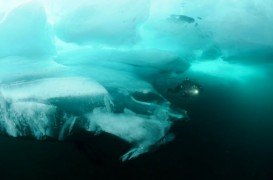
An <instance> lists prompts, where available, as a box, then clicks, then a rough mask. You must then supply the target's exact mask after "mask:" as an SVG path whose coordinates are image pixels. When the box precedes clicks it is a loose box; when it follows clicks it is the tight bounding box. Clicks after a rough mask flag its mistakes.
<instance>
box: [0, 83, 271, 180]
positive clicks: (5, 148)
mask: <svg viewBox="0 0 273 180" xmlns="http://www.w3.org/2000/svg"><path fill="white" fill-rule="evenodd" d="M261 87H262V86H261ZM262 89H263V88H262ZM241 91H242V90H241V87H240V86H238V87H234V86H224V85H223V86H221V85H219V84H218V85H212V86H205V91H204V92H203V93H202V95H201V96H199V97H198V98H195V99H190V100H187V101H183V100H179V99H178V100H176V101H173V103H176V105H177V106H182V107H184V108H185V109H187V110H188V112H189V115H190V117H191V120H190V121H188V122H181V123H178V124H176V125H175V126H174V127H173V131H174V132H175V134H176V135H177V136H176V139H175V141H173V142H170V143H169V144H167V145H164V146H162V147H160V148H159V149H157V150H155V151H153V152H151V153H148V154H145V155H142V156H141V157H139V158H137V159H134V160H131V161H127V162H125V163H121V162H120V160H119V156H120V155H121V154H122V153H124V152H126V150H128V148H129V146H128V145H127V144H126V143H124V142H122V141H120V140H118V139H117V138H115V137H113V136H110V135H101V136H98V137H95V138H94V137H92V136H89V135H83V134H81V135H74V137H71V138H70V140H68V141H66V142H62V143H61V142H55V141H46V142H41V141H32V140H24V139H15V138H10V137H1V139H0V143H1V148H0V172H1V175H0V179H1V180H2V179H4V180H5V179H95V178H100V179H101V178H108V179H114V178H122V179H123V178H127V179H162V178H163V177H167V178H168V179H197V180H199V179H217V180H218V179H224V180H229V179H257V180H272V179H273V142H272V139H273V130H272V129H273V109H272V107H273V95H272V94H271V92H272V91H271V90H270V89H268V91H266V92H262V93H261V95H255V94H253V98H251V96H249V95H247V96H246V97H239V94H240V93H239V92H241ZM264 96H265V99H262V97H264ZM257 97H258V99H257ZM259 98H260V99H259ZM79 137H80V138H79Z"/></svg>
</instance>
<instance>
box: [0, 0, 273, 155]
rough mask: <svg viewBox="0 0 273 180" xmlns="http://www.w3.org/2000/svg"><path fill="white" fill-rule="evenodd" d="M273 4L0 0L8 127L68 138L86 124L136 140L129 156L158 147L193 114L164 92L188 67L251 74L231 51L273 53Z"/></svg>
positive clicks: (0, 109) (252, 56)
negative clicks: (174, 106)
mask: <svg viewBox="0 0 273 180" xmlns="http://www.w3.org/2000/svg"><path fill="white" fill-rule="evenodd" d="M208 6H209V7H208ZM272 7H273V3H272V1H270V0H265V1H258V0H248V1H247V0H242V1H240V2H239V1H226V0H220V1H217V2H215V1H213V0H205V1H200V0H193V1H190V0H169V1H166V0H138V1H132V0H79V1H74V0H31V1H29V0H10V1H6V0H0V131H1V134H3V135H4V134H5V135H10V136H14V137H23V136H27V137H30V138H36V139H39V140H42V139H47V138H49V137H50V138H56V139H59V140H64V139H65V138H66V137H67V136H69V135H71V134H73V132H74V131H76V129H77V130H82V131H88V132H92V133H94V134H99V133H108V134H112V135H114V136H117V137H119V138H120V139H123V140H124V141H126V142H128V143H130V144H131V145H132V149H131V150H129V151H128V152H127V153H126V154H124V155H123V156H122V160H127V159H131V158H135V157H137V156H139V155H140V154H142V153H145V152H148V151H149V150H150V149H151V148H155V147H157V146H159V145H161V144H164V143H166V142H168V141H171V140H172V139H174V134H172V132H169V131H170V128H171V126H172V124H173V123H175V121H176V120H182V119H185V118H187V114H186V111H185V110H183V109H179V108H175V110H174V109H173V106H172V104H171V102H170V101H169V100H168V99H167V97H165V94H164V93H166V91H168V89H172V88H174V87H177V86H178V85H179V84H180V83H181V82H182V81H183V78H182V77H183V73H184V72H185V71H190V72H192V73H203V74H209V75H212V76H216V77H220V78H223V77H224V78H227V77H229V78H231V79H240V80H241V79H242V78H244V77H246V76H251V75H252V74H255V73H256V70H255V69H253V68H252V67H251V68H252V69H251V68H250V69H249V68H248V67H247V66H246V67H245V66H242V65H240V64H237V65H234V64H231V63H230V62H231V61H232V62H237V63H238V62H239V63H242V62H245V59H247V60H251V63H261V62H267V63H268V62H272V57H273V56H272V52H273V51H272V47H273V37H272V33H271V32H272V27H273V21H272V18H271V17H272V15H273V14H272V11H271V9H272ZM223 70H224V72H225V73H223ZM227 71H229V72H227ZM238 76H240V77H238ZM174 79H175V80H174ZM177 90H178V91H179V88H178V89H177ZM193 92H195V91H193ZM174 93H176V92H174Z"/></svg>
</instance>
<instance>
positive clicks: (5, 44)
mask: <svg viewBox="0 0 273 180" xmlns="http://www.w3.org/2000/svg"><path fill="white" fill-rule="evenodd" d="M54 51H55V48H54V43H53V38H52V34H51V32H50V27H49V25H48V23H47V16H46V13H45V10H44V7H43V5H42V4H40V3H38V2H37V1H30V2H27V3H23V4H21V5H19V6H17V7H15V8H14V9H12V10H10V11H9V12H7V13H6V15H5V16H4V17H3V18H2V21H0V57H5V56H27V57H37V56H39V57H40V56H47V55H50V54H52V53H54Z"/></svg>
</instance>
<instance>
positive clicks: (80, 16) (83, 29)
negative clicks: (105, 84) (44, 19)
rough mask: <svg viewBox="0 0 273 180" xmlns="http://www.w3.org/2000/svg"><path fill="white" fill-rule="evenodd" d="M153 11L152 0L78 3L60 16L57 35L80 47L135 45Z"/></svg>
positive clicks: (83, 0) (110, 0)
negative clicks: (139, 32) (90, 45)
mask: <svg viewBox="0 0 273 180" xmlns="http://www.w3.org/2000/svg"><path fill="white" fill-rule="evenodd" d="M72 4H73V3H72ZM149 8H150V3H149V0H138V1H130V0H99V1H98V0H95V1H85V0H81V1H80V3H79V2H78V1H77V2H76V3H75V2H74V6H73V7H71V8H70V9H66V10H65V11H64V12H63V13H62V14H61V15H60V17H59V18H58V20H57V22H56V25H55V27H56V32H57V35H58V36H59V37H60V38H61V39H62V40H64V41H66V42H73V43H78V44H106V45H110V46H111V45H130V44H134V43H135V42H136V41H138V39H139V34H138V27H139V26H140V25H141V24H142V23H143V22H144V21H145V20H146V19H147V18H148V15H149Z"/></svg>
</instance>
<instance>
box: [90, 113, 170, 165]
mask: <svg viewBox="0 0 273 180" xmlns="http://www.w3.org/2000/svg"><path fill="white" fill-rule="evenodd" d="M86 117H87V118H88V119H89V122H90V123H89V127H88V130H90V131H103V132H107V133H110V134H113V135H115V136H117V137H119V138H121V139H123V140H125V141H127V142H129V143H130V144H132V145H133V148H132V149H131V150H130V151H129V152H127V153H126V154H125V155H123V156H122V160H123V161H125V160H128V159H132V158H135V157H137V156H139V155H140V154H143V153H145V152H148V151H149V149H150V148H151V147H152V146H155V145H156V143H158V142H160V140H161V139H162V138H164V137H165V136H166V135H167V133H168V130H169V128H170V126H171V124H172V123H171V121H169V120H166V119H165V120H159V119H156V118H155V117H154V116H140V115H137V114H135V113H133V112H131V111H129V112H128V110H127V111H125V112H124V113H122V114H113V113H108V112H104V111H102V110H100V109H96V110H94V112H93V113H90V114H87V115H86Z"/></svg>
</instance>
